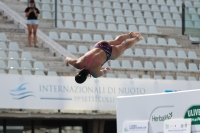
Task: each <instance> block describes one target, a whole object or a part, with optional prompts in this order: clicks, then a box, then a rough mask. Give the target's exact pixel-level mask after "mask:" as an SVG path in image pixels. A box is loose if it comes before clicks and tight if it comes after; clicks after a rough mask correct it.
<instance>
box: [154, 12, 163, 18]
mask: <svg viewBox="0 0 200 133" xmlns="http://www.w3.org/2000/svg"><path fill="white" fill-rule="evenodd" d="M153 17H154V18H156V19H162V15H161V14H160V12H154V13H153Z"/></svg>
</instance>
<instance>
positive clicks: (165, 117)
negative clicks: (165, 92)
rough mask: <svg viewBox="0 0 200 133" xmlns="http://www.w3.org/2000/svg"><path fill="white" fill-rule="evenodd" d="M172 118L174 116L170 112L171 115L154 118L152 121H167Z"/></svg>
mask: <svg viewBox="0 0 200 133" xmlns="http://www.w3.org/2000/svg"><path fill="white" fill-rule="evenodd" d="M172 116H173V113H172V112H170V113H169V114H166V115H159V116H152V121H153V122H158V121H165V120H169V119H171V118H172Z"/></svg>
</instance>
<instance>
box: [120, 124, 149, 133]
mask: <svg viewBox="0 0 200 133" xmlns="http://www.w3.org/2000/svg"><path fill="white" fill-rule="evenodd" d="M122 133H148V121H125V122H124V123H123V130H122Z"/></svg>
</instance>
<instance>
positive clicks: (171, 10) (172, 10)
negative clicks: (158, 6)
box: [170, 6, 179, 13]
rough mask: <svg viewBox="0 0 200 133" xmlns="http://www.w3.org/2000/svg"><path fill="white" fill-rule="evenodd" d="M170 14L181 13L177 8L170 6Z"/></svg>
mask: <svg viewBox="0 0 200 133" xmlns="http://www.w3.org/2000/svg"><path fill="white" fill-rule="evenodd" d="M170 12H173V13H179V12H178V9H177V7H176V6H170Z"/></svg>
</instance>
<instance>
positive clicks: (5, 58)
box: [0, 51, 8, 60]
mask: <svg viewBox="0 0 200 133" xmlns="http://www.w3.org/2000/svg"><path fill="white" fill-rule="evenodd" d="M0 59H1V60H7V59H8V57H7V55H6V53H5V52H4V51H0Z"/></svg>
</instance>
